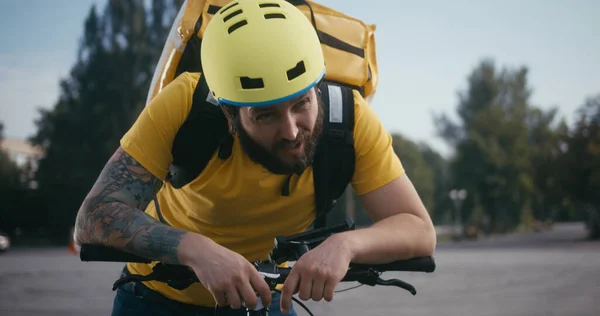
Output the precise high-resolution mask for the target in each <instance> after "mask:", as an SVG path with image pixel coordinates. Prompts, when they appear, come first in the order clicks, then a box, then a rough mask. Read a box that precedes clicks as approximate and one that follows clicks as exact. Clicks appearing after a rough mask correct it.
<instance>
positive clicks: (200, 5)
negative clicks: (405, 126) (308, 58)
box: [147, 0, 379, 102]
mask: <svg viewBox="0 0 600 316" xmlns="http://www.w3.org/2000/svg"><path fill="white" fill-rule="evenodd" d="M287 1H288V2H289V3H291V4H294V5H295V6H297V7H298V8H299V9H300V10H301V11H302V12H304V14H305V15H306V17H307V18H308V19H310V20H311V22H312V24H313V25H314V26H315V29H316V30H317V33H318V35H319V39H320V40H321V46H322V48H323V53H324V55H325V63H326V68H327V73H326V75H325V80H329V81H333V82H337V83H341V84H344V85H347V86H348V87H351V88H353V89H356V90H358V91H360V93H361V94H362V95H363V97H364V98H366V99H367V100H370V99H371V98H372V96H373V95H374V94H375V90H376V88H377V84H378V79H379V78H378V70H377V59H376V55H375V37H374V32H375V25H369V24H365V23H364V22H362V21H360V20H358V19H356V18H353V17H350V16H348V15H345V14H343V13H341V12H339V11H336V10H334V9H331V8H328V7H326V6H324V5H321V4H318V3H316V2H314V1H308V0H287ZM230 2H231V0H186V1H185V2H184V3H183V5H182V7H181V9H180V10H179V13H178V15H177V17H176V19H175V21H174V23H173V26H172V28H171V31H170V33H169V36H168V38H167V41H166V43H165V46H164V48H163V51H162V54H161V57H160V60H159V62H158V65H157V66H156V70H155V72H154V76H153V78H152V83H151V85H150V91H149V93H148V98H147V102H149V101H150V100H151V99H152V98H153V97H154V96H156V94H157V93H158V92H160V91H161V90H162V89H163V88H164V87H165V86H166V85H167V84H169V83H170V82H171V81H173V79H175V78H176V77H177V76H178V75H179V74H181V73H182V72H186V71H188V72H201V63H200V43H201V41H202V35H203V34H204V30H205V29H206V26H207V24H208V22H209V21H210V19H211V18H212V17H213V15H214V14H215V13H216V12H217V11H218V10H219V9H220V8H221V7H223V6H225V5H227V4H228V3H230ZM266 2H268V1H266Z"/></svg>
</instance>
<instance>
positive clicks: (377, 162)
mask: <svg viewBox="0 0 600 316" xmlns="http://www.w3.org/2000/svg"><path fill="white" fill-rule="evenodd" d="M354 100H355V107H354V117H355V125H354V147H355V151H356V167H355V171H354V175H353V177H352V187H353V189H354V191H355V192H356V194H358V195H363V194H366V193H369V192H371V191H374V190H376V189H378V188H380V187H382V186H384V185H386V184H388V183H389V182H391V181H392V180H394V179H396V178H398V177H399V176H401V175H403V174H404V172H405V171H404V167H403V166H402V163H401V162H400V159H399V158H398V156H397V155H396V153H395V152H394V149H393V148H392V136H391V134H390V133H389V132H388V131H387V130H386V129H385V128H384V126H383V124H382V122H381V120H380V119H379V117H378V116H377V114H376V113H375V111H374V110H373V108H372V107H371V106H370V105H369V104H367V102H366V101H365V100H364V99H363V97H362V96H361V95H360V94H359V93H358V92H356V91H354Z"/></svg>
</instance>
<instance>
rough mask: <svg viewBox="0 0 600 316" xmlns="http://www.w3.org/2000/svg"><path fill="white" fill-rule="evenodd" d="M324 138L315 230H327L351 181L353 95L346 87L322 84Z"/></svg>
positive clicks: (316, 167) (316, 176)
mask: <svg viewBox="0 0 600 316" xmlns="http://www.w3.org/2000/svg"><path fill="white" fill-rule="evenodd" d="M320 90H321V98H322V99H323V103H324V115H325V117H324V120H323V125H324V126H323V135H322V137H321V140H320V142H319V146H318V149H317V154H316V155H315V160H314V163H313V180H314V185H315V209H316V218H315V225H314V226H315V228H321V227H325V225H326V217H327V214H328V213H329V212H330V211H331V210H332V209H333V207H334V206H335V204H336V202H337V199H338V198H339V197H340V196H341V195H342V194H343V193H344V191H345V190H346V187H347V186H348V184H349V183H350V181H351V180H352V175H353V174H354V167H355V166H354V165H355V156H356V155H355V152H354V95H353V92H352V89H351V88H349V87H346V86H344V85H339V84H335V83H331V82H325V81H324V82H323V83H322V84H321V86H320Z"/></svg>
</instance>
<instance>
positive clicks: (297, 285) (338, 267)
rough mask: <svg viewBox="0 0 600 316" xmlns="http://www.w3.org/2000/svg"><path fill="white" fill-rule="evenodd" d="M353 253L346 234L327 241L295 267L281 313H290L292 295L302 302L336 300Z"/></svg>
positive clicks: (282, 303)
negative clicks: (339, 284)
mask: <svg viewBox="0 0 600 316" xmlns="http://www.w3.org/2000/svg"><path fill="white" fill-rule="evenodd" d="M351 260H352V253H351V250H350V247H349V246H348V240H347V239H346V238H345V235H344V234H343V233H340V234H335V235H333V236H331V237H329V238H327V239H326V240H325V241H324V242H323V243H321V244H320V245H319V246H317V247H315V248H314V249H312V250H311V251H309V252H307V253H306V254H304V255H303V256H302V257H300V259H299V260H298V261H297V262H296V263H295V264H294V266H293V267H292V270H291V272H290V274H289V276H288V277H287V279H286V281H285V283H284V284H283V288H282V290H281V306H280V308H281V311H282V312H283V313H284V314H287V313H289V310H290V305H291V300H292V295H294V294H296V293H298V297H299V298H300V299H301V300H304V301H306V300H309V299H311V298H312V299H313V300H314V301H320V300H321V299H323V298H325V300H326V301H328V302H330V301H331V300H333V294H334V291H335V287H336V286H337V285H338V283H340V281H341V280H342V279H343V278H344V276H345V275H346V273H347V272H348V267H349V265H350V261H351Z"/></svg>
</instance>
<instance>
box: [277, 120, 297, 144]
mask: <svg viewBox="0 0 600 316" xmlns="http://www.w3.org/2000/svg"><path fill="white" fill-rule="evenodd" d="M280 128H281V131H280V132H281V137H282V138H284V139H287V140H296V137H297V136H298V126H297V125H296V119H295V118H294V117H293V116H292V115H290V114H287V115H284V116H283V118H282V120H281V127H280Z"/></svg>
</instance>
